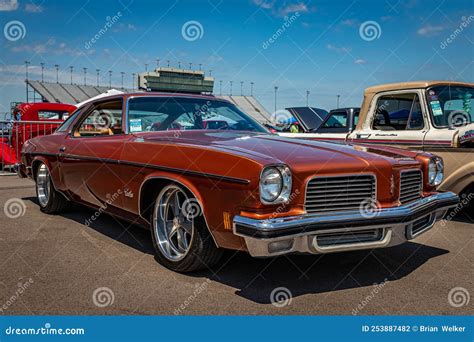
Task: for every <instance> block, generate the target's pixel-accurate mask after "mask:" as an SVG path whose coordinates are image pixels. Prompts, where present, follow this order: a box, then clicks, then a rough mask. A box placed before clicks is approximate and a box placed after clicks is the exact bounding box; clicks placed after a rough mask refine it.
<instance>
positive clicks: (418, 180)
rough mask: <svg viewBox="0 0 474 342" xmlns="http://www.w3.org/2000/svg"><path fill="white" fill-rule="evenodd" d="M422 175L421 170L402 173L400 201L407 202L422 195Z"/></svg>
mask: <svg viewBox="0 0 474 342" xmlns="http://www.w3.org/2000/svg"><path fill="white" fill-rule="evenodd" d="M422 183H423V182H422V175H421V171H420V170H407V171H401V173H400V203H402V204H405V203H408V202H411V201H414V200H416V199H418V198H420V197H421V187H422Z"/></svg>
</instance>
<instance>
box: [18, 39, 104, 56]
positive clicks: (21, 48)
mask: <svg viewBox="0 0 474 342" xmlns="http://www.w3.org/2000/svg"><path fill="white" fill-rule="evenodd" d="M10 51H11V52H16V53H21V52H27V53H35V54H38V55H44V54H48V55H69V56H85V55H92V54H94V52H95V51H94V50H93V49H89V50H87V51H82V50H78V49H75V48H72V47H70V46H69V45H67V43H64V42H60V43H58V42H56V40H55V39H54V38H50V39H49V40H48V41H46V42H45V43H38V44H25V45H15V46H13V47H12V48H11V49H10Z"/></svg>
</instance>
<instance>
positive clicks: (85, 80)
mask: <svg viewBox="0 0 474 342" xmlns="http://www.w3.org/2000/svg"><path fill="white" fill-rule="evenodd" d="M82 70H84V85H85V86H86V85H87V68H82Z"/></svg>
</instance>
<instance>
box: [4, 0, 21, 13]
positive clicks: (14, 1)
mask: <svg viewBox="0 0 474 342" xmlns="http://www.w3.org/2000/svg"><path fill="white" fill-rule="evenodd" d="M16 9H18V0H0V11H15V10H16Z"/></svg>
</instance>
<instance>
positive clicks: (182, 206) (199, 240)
mask: <svg viewBox="0 0 474 342" xmlns="http://www.w3.org/2000/svg"><path fill="white" fill-rule="evenodd" d="M151 236H152V239H153V245H154V247H155V251H156V259H157V261H158V262H159V263H160V264H162V265H163V266H165V267H167V268H169V269H171V270H173V271H176V272H182V273H185V272H193V271H197V270H200V269H205V268H211V267H212V266H214V265H215V264H216V263H217V262H218V261H219V259H220V258H221V256H222V250H221V249H219V248H217V247H216V245H215V243H214V241H213V239H212V236H211V234H210V233H209V231H208V229H207V226H206V222H205V220H204V217H203V215H202V211H201V207H200V205H199V203H198V202H197V200H196V199H195V198H193V197H192V195H191V194H189V192H188V191H186V190H184V189H183V188H182V187H181V186H179V185H176V184H171V185H167V186H165V187H164V188H163V190H161V191H160V193H159V194H158V196H157V198H156V202H155V207H154V210H153V214H152V219H151Z"/></svg>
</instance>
